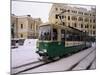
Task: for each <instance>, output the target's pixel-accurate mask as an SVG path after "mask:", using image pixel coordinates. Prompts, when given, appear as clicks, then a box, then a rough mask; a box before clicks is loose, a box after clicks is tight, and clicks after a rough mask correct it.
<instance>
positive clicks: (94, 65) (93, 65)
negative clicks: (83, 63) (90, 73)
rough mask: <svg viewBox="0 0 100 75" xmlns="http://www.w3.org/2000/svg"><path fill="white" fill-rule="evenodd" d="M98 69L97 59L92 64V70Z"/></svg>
mask: <svg viewBox="0 0 100 75" xmlns="http://www.w3.org/2000/svg"><path fill="white" fill-rule="evenodd" d="M95 68H96V59H95V60H94V62H93V63H92V65H91V67H90V69H95Z"/></svg>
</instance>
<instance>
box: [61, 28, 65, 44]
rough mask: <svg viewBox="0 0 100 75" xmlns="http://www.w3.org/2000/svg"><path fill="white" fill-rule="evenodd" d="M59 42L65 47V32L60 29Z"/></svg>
mask: <svg viewBox="0 0 100 75" xmlns="http://www.w3.org/2000/svg"><path fill="white" fill-rule="evenodd" d="M61 42H62V43H63V45H64V46H65V30H64V29H61Z"/></svg>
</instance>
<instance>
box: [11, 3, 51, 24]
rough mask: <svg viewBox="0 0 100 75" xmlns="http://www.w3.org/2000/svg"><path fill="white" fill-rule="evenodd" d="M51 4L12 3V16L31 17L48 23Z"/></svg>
mask: <svg viewBox="0 0 100 75" xmlns="http://www.w3.org/2000/svg"><path fill="white" fill-rule="evenodd" d="M51 6H52V4H47V3H34V2H18V1H12V14H15V15H17V16H19V15H31V16H32V17H33V18H41V19H42V21H43V22H47V21H48V15H49V11H50V8H51Z"/></svg>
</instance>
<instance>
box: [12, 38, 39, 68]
mask: <svg viewBox="0 0 100 75" xmlns="http://www.w3.org/2000/svg"><path fill="white" fill-rule="evenodd" d="M36 41H37V39H26V40H25V42H24V45H23V46H19V47H18V48H15V49H12V53H11V55H12V62H11V63H12V67H17V66H20V65H22V64H26V63H29V62H33V61H37V60H38V59H37V58H38V57H39V56H38V54H36V53H35V51H36Z"/></svg>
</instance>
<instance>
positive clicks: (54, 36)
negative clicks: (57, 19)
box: [53, 29, 57, 40]
mask: <svg viewBox="0 0 100 75" xmlns="http://www.w3.org/2000/svg"><path fill="white" fill-rule="evenodd" d="M53 40H57V29H53Z"/></svg>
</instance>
